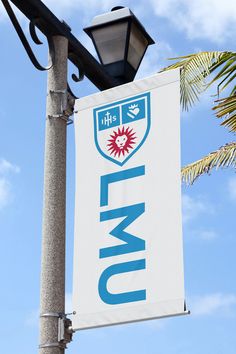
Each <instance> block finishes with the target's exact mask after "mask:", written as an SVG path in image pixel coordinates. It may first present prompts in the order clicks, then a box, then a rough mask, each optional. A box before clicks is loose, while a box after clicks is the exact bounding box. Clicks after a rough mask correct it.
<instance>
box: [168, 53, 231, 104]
mask: <svg viewBox="0 0 236 354" xmlns="http://www.w3.org/2000/svg"><path fill="white" fill-rule="evenodd" d="M170 60H178V61H177V62H176V63H174V64H172V65H170V66H168V67H167V68H164V69H163V70H162V71H166V70H171V69H176V68H181V77H180V94H181V104H182V107H183V109H184V110H188V108H189V107H190V106H192V105H193V104H194V103H195V102H196V101H197V100H198V97H199V95H200V93H202V92H203V91H204V90H206V89H207V88H208V87H209V85H211V84H212V83H213V82H215V80H219V79H222V80H224V79H226V80H227V79H228V81H227V82H226V83H225V85H226V86H227V85H228V84H229V82H231V81H230V79H231V77H232V74H233V72H234V73H235V71H233V70H236V69H234V66H235V61H236V53H234V52H219V51H214V52H200V53H197V54H189V55H186V56H181V57H176V58H170ZM223 64H225V66H224V68H223V69H222V70H221V71H220V73H218V74H217V75H216V77H217V79H216V78H214V79H213V80H212V81H211V82H210V83H209V84H208V85H207V84H206V81H205V79H206V78H207V77H208V76H209V75H210V74H211V73H212V72H213V71H215V70H216V69H218V68H219V67H220V66H221V65H223Z"/></svg>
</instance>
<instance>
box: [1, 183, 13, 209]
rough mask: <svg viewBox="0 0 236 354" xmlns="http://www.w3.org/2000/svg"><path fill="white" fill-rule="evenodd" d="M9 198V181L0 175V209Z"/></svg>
mask: <svg viewBox="0 0 236 354" xmlns="http://www.w3.org/2000/svg"><path fill="white" fill-rule="evenodd" d="M10 198H11V187H10V183H9V182H8V181H7V180H6V179H5V178H1V177H0V210H1V209H2V208H4V207H5V206H6V205H7V204H8V203H9V201H10Z"/></svg>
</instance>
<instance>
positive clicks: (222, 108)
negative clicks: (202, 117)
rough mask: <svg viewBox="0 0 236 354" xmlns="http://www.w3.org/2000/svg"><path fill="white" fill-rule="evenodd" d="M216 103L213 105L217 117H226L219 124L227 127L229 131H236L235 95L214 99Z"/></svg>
mask: <svg viewBox="0 0 236 354" xmlns="http://www.w3.org/2000/svg"><path fill="white" fill-rule="evenodd" d="M216 102H217V103H218V104H217V105H216V106H215V107H213V109H214V110H216V111H217V112H216V116H217V117H218V118H223V117H226V118H225V120H224V121H223V122H222V123H221V125H223V126H226V127H228V128H229V130H230V131H231V132H236V95H235V94H234V95H232V96H230V97H225V98H221V99H220V100H217V101H216Z"/></svg>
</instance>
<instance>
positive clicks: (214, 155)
mask: <svg viewBox="0 0 236 354" xmlns="http://www.w3.org/2000/svg"><path fill="white" fill-rule="evenodd" d="M230 166H232V167H236V143H235V142H233V143H229V144H226V145H224V146H222V147H221V148H220V149H219V150H217V151H214V152H211V153H210V154H209V155H207V156H205V157H204V158H202V159H201V160H198V161H196V162H193V163H191V164H189V165H187V166H185V167H183V168H182V170H181V174H182V180H183V181H184V182H185V183H187V184H193V182H194V181H195V180H196V179H197V178H198V177H199V176H201V175H202V174H203V173H209V172H210V171H211V170H212V169H213V168H216V169H218V168H220V167H230Z"/></svg>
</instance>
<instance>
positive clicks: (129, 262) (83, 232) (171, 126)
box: [73, 70, 186, 330]
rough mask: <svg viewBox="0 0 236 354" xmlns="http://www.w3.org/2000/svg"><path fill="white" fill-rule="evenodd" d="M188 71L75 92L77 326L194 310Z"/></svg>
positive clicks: (75, 301)
mask: <svg viewBox="0 0 236 354" xmlns="http://www.w3.org/2000/svg"><path fill="white" fill-rule="evenodd" d="M179 91H180V89H179V71H178V70H174V71H170V72H165V73H162V74H157V75H154V76H152V77H149V78H146V79H143V80H139V81H135V82H132V83H129V84H126V85H122V86H119V87H116V88H112V89H110V90H107V91H105V92H101V93H97V94H94V95H91V96H88V97H85V98H82V99H78V100H77V101H76V108H75V110H76V116H75V137H76V196H75V245H74V280H73V310H74V311H75V315H74V317H73V329H75V330H77V329H85V328H92V327H99V326H106V325H113V324H120V323H126V322H133V321H139V320H145V319H151V318H159V317H165V316H172V315H180V314H184V313H186V312H185V304H184V281H183V251H182V222H181V176H180V120H179V116H180V112H179V106H180V103H179V102H180V94H179Z"/></svg>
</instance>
